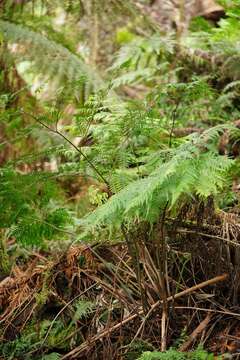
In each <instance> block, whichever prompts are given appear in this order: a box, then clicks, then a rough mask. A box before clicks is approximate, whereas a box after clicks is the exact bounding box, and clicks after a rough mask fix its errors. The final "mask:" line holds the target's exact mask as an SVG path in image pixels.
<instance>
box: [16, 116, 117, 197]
mask: <svg viewBox="0 0 240 360" xmlns="http://www.w3.org/2000/svg"><path fill="white" fill-rule="evenodd" d="M22 113H23V114H26V115H29V116H31V117H32V118H33V119H34V120H35V121H37V122H38V123H39V124H40V125H42V126H43V127H44V128H45V129H47V130H48V131H50V132H52V133H54V134H56V135H59V136H60V137H62V138H63V139H64V140H65V141H66V142H68V144H70V145H71V146H72V147H73V148H74V149H75V150H76V151H77V152H78V153H79V154H80V155H81V156H82V157H83V158H84V160H85V161H86V162H87V163H88V164H89V165H90V166H91V168H92V169H93V170H94V171H95V173H96V174H98V176H99V177H100V178H101V179H102V180H103V182H104V183H105V184H106V185H107V187H108V190H109V192H110V186H109V183H108V181H107V180H106V179H105V177H104V176H103V175H102V174H101V173H100V171H99V170H98V169H97V168H96V166H95V165H94V164H93V163H92V162H91V160H89V158H88V157H87V156H86V155H85V154H84V153H83V152H82V150H81V149H79V148H78V147H77V146H76V145H75V144H74V143H73V142H72V141H71V140H70V139H68V138H67V137H66V136H65V135H64V134H63V133H61V132H60V131H59V130H57V128H56V130H54V129H52V128H51V127H50V126H48V125H47V124H45V123H43V122H42V121H41V120H39V119H38V118H37V117H36V116H34V115H33V114H31V113H27V112H25V111H22Z"/></svg>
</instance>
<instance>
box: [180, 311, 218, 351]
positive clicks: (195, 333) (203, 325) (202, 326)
mask: <svg viewBox="0 0 240 360" xmlns="http://www.w3.org/2000/svg"><path fill="white" fill-rule="evenodd" d="M210 320H211V314H210V313H208V314H207V316H206V317H205V318H204V319H203V321H201V322H200V324H199V325H198V326H197V327H196V329H195V330H194V331H193V332H192V333H191V335H190V336H189V337H188V339H187V341H185V343H184V344H182V346H181V347H180V349H179V351H187V350H188V348H189V347H190V345H191V344H192V343H193V341H194V340H195V339H196V338H197V337H198V336H199V335H200V334H201V333H202V332H203V330H204V329H206V327H207V325H208V323H209V321H210Z"/></svg>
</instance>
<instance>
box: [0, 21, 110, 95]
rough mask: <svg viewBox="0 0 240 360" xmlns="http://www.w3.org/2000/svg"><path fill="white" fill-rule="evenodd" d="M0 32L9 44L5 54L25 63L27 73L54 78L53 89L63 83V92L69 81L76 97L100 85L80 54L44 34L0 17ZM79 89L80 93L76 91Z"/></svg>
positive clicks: (44, 77)
mask: <svg viewBox="0 0 240 360" xmlns="http://www.w3.org/2000/svg"><path fill="white" fill-rule="evenodd" d="M0 33H1V37H2V39H3V40H4V41H5V42H7V44H8V48H9V51H8V55H11V57H13V59H14V60H15V61H17V63H20V62H23V61H26V62H28V72H30V73H31V72H35V73H37V74H40V75H41V76H42V77H43V79H44V81H45V83H46V82H49V80H54V82H55V87H56V89H57V88H59V86H62V85H63V84H64V89H65V91H66V89H69V86H70V84H71V87H75V91H78V98H79V99H81V98H83V99H84V98H85V97H86V98H87V97H88V95H89V94H90V92H91V91H92V90H93V89H94V88H95V89H96V88H97V87H98V88H99V87H100V86H102V84H103V83H102V82H101V80H100V78H99V77H98V76H97V74H96V73H95V72H94V71H93V70H92V69H90V68H88V66H87V65H86V64H85V63H84V61H83V60H82V58H81V57H80V56H77V55H75V54H74V53H72V52H70V51H69V50H68V49H67V48H66V47H63V46H62V45H61V44H58V43H56V42H54V41H52V40H49V39H48V38H47V37H45V36H44V35H42V34H40V33H36V32H34V31H32V30H31V29H28V28H27V27H26V26H24V27H23V26H22V25H18V24H14V23H10V22H8V21H2V20H1V21H0ZM14 44H15V45H14ZM5 52H6V49H5ZM5 55H6V53H5ZM80 90H81V91H82V95H80V94H79V91H80ZM71 91H72V89H71ZM76 94H77V93H76Z"/></svg>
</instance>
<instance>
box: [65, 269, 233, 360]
mask: <svg viewBox="0 0 240 360" xmlns="http://www.w3.org/2000/svg"><path fill="white" fill-rule="evenodd" d="M227 277H228V274H223V275H219V276H216V277H214V278H213V279H210V280H206V281H203V282H202V283H200V284H197V285H194V286H192V287H191V288H189V289H186V290H183V291H181V292H179V293H178V294H176V295H174V296H169V297H168V298H167V299H166V300H165V301H167V302H169V301H172V300H176V299H179V298H180V297H182V296H185V295H188V294H190V293H192V292H194V291H196V290H199V289H202V288H204V287H206V286H209V285H213V284H216V283H218V282H220V281H224V280H226V279H227ZM162 302H163V301H162V300H159V301H157V302H156V303H155V304H153V305H152V306H151V308H150V310H149V312H152V311H153V310H155V309H156V308H157V307H158V306H159V305H161V304H162ZM143 314H144V311H143V309H142V307H141V308H140V309H139V311H138V312H137V313H135V314H133V315H129V316H128V317H126V318H125V319H123V320H122V321H121V322H119V323H118V324H116V325H114V326H112V327H111V328H108V329H105V330H103V331H101V332H100V333H99V334H97V335H95V336H93V337H92V338H91V339H89V340H87V341H85V342H84V343H83V344H81V345H79V346H77V347H76V348H75V349H73V350H71V351H70V352H69V353H67V354H66V355H64V356H62V357H61V359H62V360H66V359H74V358H75V359H76V357H77V356H79V355H80V354H81V353H82V352H83V351H86V350H87V349H88V347H89V346H90V345H92V344H93V343H95V342H96V341H97V340H100V339H102V338H104V337H105V336H107V335H109V334H110V333H112V332H113V331H115V330H117V329H119V328H120V327H122V325H125V324H127V323H128V322H130V321H132V320H134V319H136V318H137V317H138V316H140V315H143Z"/></svg>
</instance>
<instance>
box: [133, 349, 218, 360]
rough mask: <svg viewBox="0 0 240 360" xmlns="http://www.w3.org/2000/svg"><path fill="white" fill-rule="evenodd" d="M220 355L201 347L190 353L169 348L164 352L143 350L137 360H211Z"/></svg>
mask: <svg viewBox="0 0 240 360" xmlns="http://www.w3.org/2000/svg"><path fill="white" fill-rule="evenodd" d="M216 358H219V360H220V359H221V357H220V356H219V357H216V356H214V354H211V353H207V352H206V351H204V350H202V349H201V348H199V349H197V350H195V351H194V352H192V353H181V352H178V351H177V350H173V349H170V350H168V351H166V352H158V351H153V352H150V351H147V352H144V353H143V354H142V355H141V356H140V358H138V360H187V359H192V360H213V359H216Z"/></svg>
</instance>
